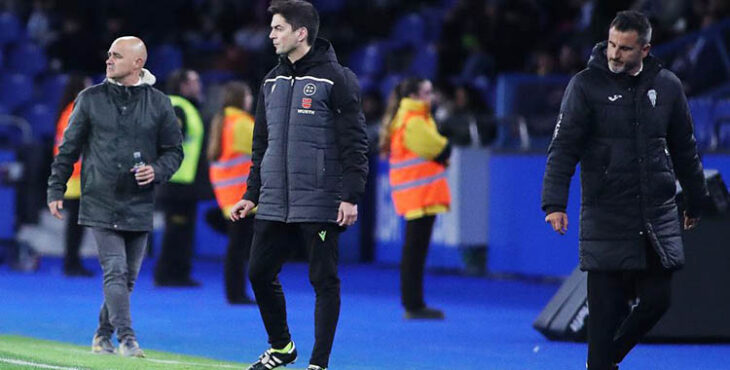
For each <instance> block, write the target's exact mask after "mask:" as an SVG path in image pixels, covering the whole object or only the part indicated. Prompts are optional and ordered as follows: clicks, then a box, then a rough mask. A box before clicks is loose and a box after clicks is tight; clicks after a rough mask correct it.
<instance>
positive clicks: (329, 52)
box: [279, 37, 337, 69]
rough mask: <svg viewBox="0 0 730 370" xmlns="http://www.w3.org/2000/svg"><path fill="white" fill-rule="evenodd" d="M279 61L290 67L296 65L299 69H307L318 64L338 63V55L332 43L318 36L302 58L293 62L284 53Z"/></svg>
mask: <svg viewBox="0 0 730 370" xmlns="http://www.w3.org/2000/svg"><path fill="white" fill-rule="evenodd" d="M279 63H281V64H284V65H286V66H289V67H292V66H296V67H297V69H306V68H308V67H311V66H314V65H317V64H323V63H337V55H336V54H335V49H334V48H333V47H332V43H330V42H329V41H327V40H325V39H323V38H319V37H318V38H317V39H316V40H314V45H313V46H312V48H311V49H309V52H308V53H307V54H305V55H304V56H303V57H302V59H299V60H297V61H296V62H295V63H293V64H292V63H291V62H290V61H289V58H287V57H286V55H282V56H280V57H279Z"/></svg>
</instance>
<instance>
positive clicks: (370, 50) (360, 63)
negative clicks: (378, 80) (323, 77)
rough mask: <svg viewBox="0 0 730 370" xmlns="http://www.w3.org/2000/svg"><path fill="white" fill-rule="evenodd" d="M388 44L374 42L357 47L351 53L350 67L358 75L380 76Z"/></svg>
mask: <svg viewBox="0 0 730 370" xmlns="http://www.w3.org/2000/svg"><path fill="white" fill-rule="evenodd" d="M385 49H386V46H385V44H383V43H378V42H373V43H370V44H367V45H365V46H363V47H361V48H360V49H357V50H355V51H353V52H352V54H350V63H349V65H348V67H350V69H352V71H353V72H355V74H356V75H358V76H362V75H367V76H378V75H379V74H380V72H382V71H383V66H384V64H385V52H386V50H385Z"/></svg>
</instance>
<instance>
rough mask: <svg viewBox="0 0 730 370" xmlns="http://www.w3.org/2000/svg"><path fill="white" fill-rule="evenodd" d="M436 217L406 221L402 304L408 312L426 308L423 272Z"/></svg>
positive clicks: (402, 266) (401, 289)
mask: <svg viewBox="0 0 730 370" xmlns="http://www.w3.org/2000/svg"><path fill="white" fill-rule="evenodd" d="M435 220H436V216H425V217H421V218H417V219H414V220H409V221H406V237H405V242H404V244H403V255H402V256H401V262H400V292H401V303H402V304H403V307H405V309H406V310H408V311H414V310H418V309H421V308H423V307H425V306H426V303H425V302H424V300H423V270H424V268H425V266H426V255H427V254H428V246H429V244H430V243H431V232H432V231H433V223H434V221H435Z"/></svg>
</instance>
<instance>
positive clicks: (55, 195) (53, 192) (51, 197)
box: [46, 189, 63, 204]
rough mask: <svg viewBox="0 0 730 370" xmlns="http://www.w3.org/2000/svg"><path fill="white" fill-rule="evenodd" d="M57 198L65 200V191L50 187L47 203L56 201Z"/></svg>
mask: <svg viewBox="0 0 730 370" xmlns="http://www.w3.org/2000/svg"><path fill="white" fill-rule="evenodd" d="M57 200H63V192H61V191H58V190H51V189H48V192H47V194H46V204H48V203H51V202H55V201H57Z"/></svg>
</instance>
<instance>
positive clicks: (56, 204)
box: [48, 200, 63, 220]
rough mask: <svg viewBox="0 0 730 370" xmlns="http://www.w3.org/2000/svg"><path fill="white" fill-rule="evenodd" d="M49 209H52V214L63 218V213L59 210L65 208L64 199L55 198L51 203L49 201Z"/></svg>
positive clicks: (60, 218)
mask: <svg viewBox="0 0 730 370" xmlns="http://www.w3.org/2000/svg"><path fill="white" fill-rule="evenodd" d="M48 209H50V210H51V214H52V215H53V217H55V218H57V219H59V220H63V215H62V214H61V212H59V210H61V209H63V201H62V200H54V201H53V202H51V203H48Z"/></svg>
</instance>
